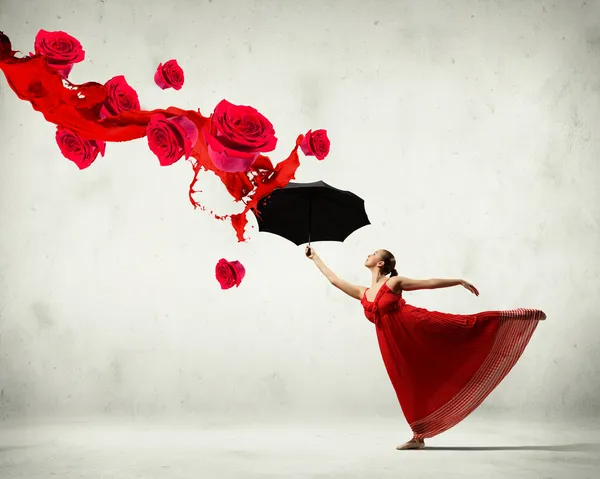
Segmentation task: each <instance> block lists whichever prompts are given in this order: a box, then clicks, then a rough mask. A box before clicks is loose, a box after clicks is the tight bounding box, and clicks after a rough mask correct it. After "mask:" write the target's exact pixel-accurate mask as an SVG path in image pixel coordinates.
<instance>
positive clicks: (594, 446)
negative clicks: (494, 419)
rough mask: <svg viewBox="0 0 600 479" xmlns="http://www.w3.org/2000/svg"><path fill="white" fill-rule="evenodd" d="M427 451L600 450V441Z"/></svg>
mask: <svg viewBox="0 0 600 479" xmlns="http://www.w3.org/2000/svg"><path fill="white" fill-rule="evenodd" d="M424 450H425V451H550V452H600V443H581V444H563V445H557V446H485V447H477V446H474V447H468V446H465V447H435V446H434V447H429V446H426V447H425V449H424Z"/></svg>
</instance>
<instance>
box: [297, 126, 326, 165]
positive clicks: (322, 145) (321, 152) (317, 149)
mask: <svg viewBox="0 0 600 479" xmlns="http://www.w3.org/2000/svg"><path fill="white" fill-rule="evenodd" d="M329 145H330V142H329V138H328V137H327V130H315V131H312V130H308V133H306V135H305V136H304V139H303V140H302V144H301V145H300V148H301V150H302V153H304V154H305V155H306V156H315V157H316V158H317V160H324V159H325V157H326V156H327V155H328V154H329Z"/></svg>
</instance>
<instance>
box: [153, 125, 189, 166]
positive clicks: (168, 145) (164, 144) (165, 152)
mask: <svg viewBox="0 0 600 479" xmlns="http://www.w3.org/2000/svg"><path fill="white" fill-rule="evenodd" d="M146 135H147V137H148V146H149V147H150V150H151V151H152V153H154V154H155V155H156V156H157V157H158V161H159V162H160V164H161V165H162V166H169V165H172V164H173V163H175V162H176V161H178V160H179V159H181V157H182V156H183V155H185V158H186V159H187V158H189V157H190V154H191V153H192V148H193V147H194V145H195V144H196V142H197V141H198V128H196V125H195V124H194V122H193V121H191V120H189V119H188V118H186V117H185V116H176V117H173V118H167V117H165V116H164V115H162V114H160V113H157V114H155V115H152V118H150V122H149V123H148V127H147V128H146Z"/></svg>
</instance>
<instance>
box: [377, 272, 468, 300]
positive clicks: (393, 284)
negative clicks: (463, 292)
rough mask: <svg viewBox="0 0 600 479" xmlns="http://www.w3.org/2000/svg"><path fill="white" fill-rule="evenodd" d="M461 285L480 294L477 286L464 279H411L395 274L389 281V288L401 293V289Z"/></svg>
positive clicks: (413, 289) (412, 289)
mask: <svg viewBox="0 0 600 479" xmlns="http://www.w3.org/2000/svg"><path fill="white" fill-rule="evenodd" d="M459 285H460V286H462V287H464V288H466V289H468V290H469V291H470V292H471V293H473V294H474V295H475V296H479V291H477V288H476V287H475V286H473V285H472V284H471V283H469V282H468V281H465V280H464V279H437V278H432V279H411V278H405V277H404V276H394V277H393V278H390V280H389V281H388V286H389V288H390V289H391V290H392V291H394V292H395V293H399V292H400V291H416V290H419V289H440V288H451V287H452V286H459Z"/></svg>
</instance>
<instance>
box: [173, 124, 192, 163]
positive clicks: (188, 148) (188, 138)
mask: <svg viewBox="0 0 600 479" xmlns="http://www.w3.org/2000/svg"><path fill="white" fill-rule="evenodd" d="M170 121H171V122H172V123H174V124H175V125H176V126H177V127H178V128H180V131H181V133H182V137H183V151H184V154H185V158H186V160H187V159H188V158H189V157H190V155H191V154H192V149H193V148H194V146H195V145H196V142H197V141H198V128H197V127H196V124H195V123H194V122H193V121H192V120H190V119H188V118H187V117H185V116H176V117H174V118H171V119H170Z"/></svg>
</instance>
